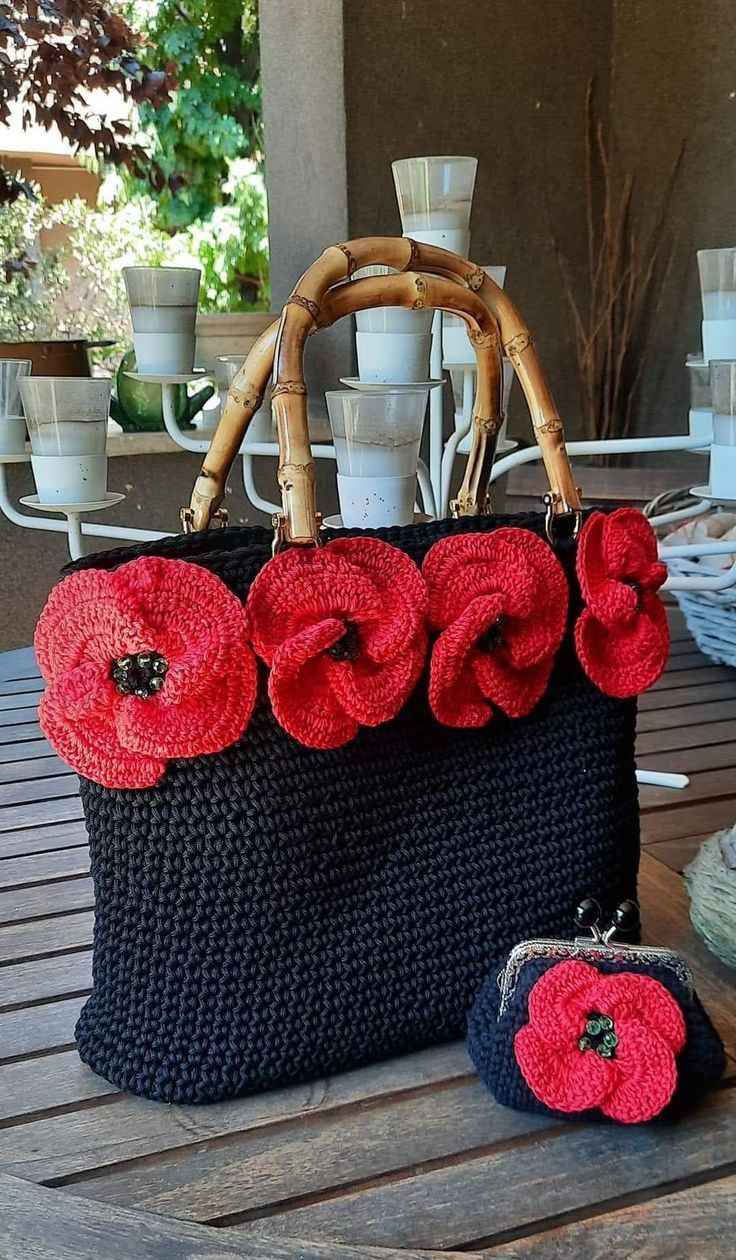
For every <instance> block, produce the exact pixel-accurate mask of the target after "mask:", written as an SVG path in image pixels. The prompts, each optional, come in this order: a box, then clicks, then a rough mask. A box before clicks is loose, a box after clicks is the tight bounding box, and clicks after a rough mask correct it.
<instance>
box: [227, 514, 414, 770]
mask: <svg viewBox="0 0 736 1260" xmlns="http://www.w3.org/2000/svg"><path fill="white" fill-rule="evenodd" d="M247 609H248V617H249V623H250V627H251V637H252V641H253V645H254V647H255V649H256V651H257V652H258V654H259V656H261V657H262V658H263V659H264V660H265V662H266V664H268V665H270V666H271V675H270V679H269V695H270V697H271V704H272V707H273V711H274V714H275V715H276V718H277V720H278V722H279V723H280V724H281V725H282V726H283V727H284V729H285V730H286V731H288V732H289V734H291V735H293V736H294V738H295V739H298V740H300V742H301V743H303V744H306V745H307V746H309V747H312V748H337V747H339V746H340V745H342V744H344V743H346V742H347V741H348V740H349V739H352V738H354V736H355V735H356V734H357V731H358V727H359V726H360V725H364V726H376V725H378V724H379V723H381V722H386V721H389V720H390V719H391V718H393V717H395V716H396V714H397V713H398V711H399V709H400V708H401V706H402V705H403V704H404V703H405V701H406V699H407V697H408V695H409V693H410V691H411V690H412V688H413V687H414V686H415V684H416V682H417V679H418V677H419V674H420V673H421V670H422V665H423V661H424V655H425V649H426V635H425V632H424V628H423V622H424V615H425V611H426V588H425V584H424V581H423V579H422V576H421V574H420V573H419V570H418V569H417V567H416V565H415V564H414V563H413V561H412V560H410V559H409V558H408V556H406V555H404V553H403V552H401V551H398V550H397V549H396V548H395V547H391V546H389V544H388V543H384V542H382V541H380V540H378V539H375V538H340V539H335V540H334V541H333V542H330V543H328V544H327V546H326V547H324V548H317V549H309V550H304V549H301V550H300V549H298V548H296V549H293V550H291V551H286V552H282V553H281V554H280V555H278V556H275V557H274V559H273V560H272V561H270V562H269V563H268V564H267V565H265V566H264V568H263V569H262V570H261V572H260V573H259V575H258V577H257V578H256V579H255V581H254V583H253V585H252V587H251V590H250V594H249V596H248V605H247ZM344 636H349V637H351V644H350V650H349V651H347V652H346V654H345V655H344V656H343V657H342V658H340V657H339V656H330V655H328V650H329V649H330V648H331V647H333V646H334V645H335V644H336V643H337V642H338V641H339V640H341V639H342V638H343V637H344Z"/></svg>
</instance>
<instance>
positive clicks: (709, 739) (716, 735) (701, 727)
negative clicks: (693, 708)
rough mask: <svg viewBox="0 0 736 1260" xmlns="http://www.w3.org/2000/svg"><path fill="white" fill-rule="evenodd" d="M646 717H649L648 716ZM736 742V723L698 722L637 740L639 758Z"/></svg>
mask: <svg viewBox="0 0 736 1260" xmlns="http://www.w3.org/2000/svg"><path fill="white" fill-rule="evenodd" d="M645 716H647V717H648V716H649V714H646V715H645ZM734 740H736V722H698V723H696V724H695V725H694V726H678V725H677V724H674V725H673V726H672V727H671V728H670V729H668V730H660V731H652V732H651V733H649V732H646V731H644V732H641V733H640V734H638V735H637V738H636V755H637V757H646V756H647V755H648V754H649V753H662V752H666V751H667V750H668V749H670V748H673V749H685V748H702V747H707V748H710V747H711V745H713V744H726V743H732V742H733V741H734Z"/></svg>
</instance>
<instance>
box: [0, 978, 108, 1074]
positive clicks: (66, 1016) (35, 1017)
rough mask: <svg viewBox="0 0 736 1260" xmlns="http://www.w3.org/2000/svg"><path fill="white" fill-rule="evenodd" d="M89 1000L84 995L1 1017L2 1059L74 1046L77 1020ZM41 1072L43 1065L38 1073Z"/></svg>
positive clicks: (7, 1012) (46, 1003)
mask: <svg viewBox="0 0 736 1260" xmlns="http://www.w3.org/2000/svg"><path fill="white" fill-rule="evenodd" d="M86 1001H87V998H86V997H85V996H82V997H75V998H66V999H65V1000H64V1001H63V1002H45V1003H44V1004H43V1005H42V1006H28V1007H26V1008H25V1009H24V1010H20V1011H6V1012H5V1014H4V1015H0V1057H1V1058H3V1059H12V1058H16V1057H18V1056H20V1055H30V1054H38V1053H39V1051H42V1050H53V1049H56V1048H57V1047H58V1046H71V1045H72V1043H73V1042H74V1026H75V1024H76V1022H77V1017H78V1016H79V1012H80V1011H81V1009H82V1007H83V1006H84V1003H85V1002H86ZM42 1071H43V1066H42V1065H41V1066H39V1072H42Z"/></svg>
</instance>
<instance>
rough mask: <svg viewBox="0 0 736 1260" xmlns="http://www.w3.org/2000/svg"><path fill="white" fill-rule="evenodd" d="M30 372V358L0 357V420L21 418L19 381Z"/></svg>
mask: <svg viewBox="0 0 736 1260" xmlns="http://www.w3.org/2000/svg"><path fill="white" fill-rule="evenodd" d="M30 372H31V360H30V359H0V420H7V419H13V420H17V419H18V418H19V417H21V418H22V416H23V410H22V406H21V401H20V389H19V382H20V381H21V379H22V378H23V377H24V376H30Z"/></svg>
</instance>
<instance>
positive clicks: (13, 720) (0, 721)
mask: <svg viewBox="0 0 736 1260" xmlns="http://www.w3.org/2000/svg"><path fill="white" fill-rule="evenodd" d="M37 713H38V705H37V704H29V705H24V706H22V707H19V706H15V707H14V708H12V709H11V710H10V711H9V712H8V711H7V710H5V709H0V727H6V726H7V727H13V726H17V725H18V724H19V723H21V722H33V721H35V718H36V714H37Z"/></svg>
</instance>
